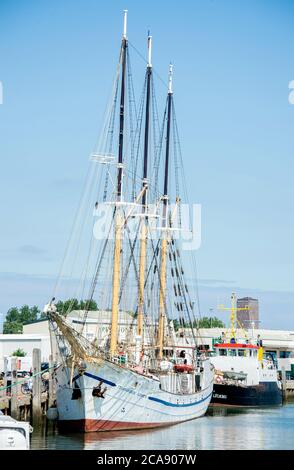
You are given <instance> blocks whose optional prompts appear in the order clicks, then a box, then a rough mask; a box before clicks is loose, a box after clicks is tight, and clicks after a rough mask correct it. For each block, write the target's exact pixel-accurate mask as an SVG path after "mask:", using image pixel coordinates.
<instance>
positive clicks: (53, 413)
mask: <svg viewBox="0 0 294 470" xmlns="http://www.w3.org/2000/svg"><path fill="white" fill-rule="evenodd" d="M46 416H47V419H49V421H56V420H57V419H58V410H57V408H56V407H53V406H52V407H51V408H48V410H47V412H46Z"/></svg>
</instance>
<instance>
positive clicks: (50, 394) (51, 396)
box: [48, 354, 54, 408]
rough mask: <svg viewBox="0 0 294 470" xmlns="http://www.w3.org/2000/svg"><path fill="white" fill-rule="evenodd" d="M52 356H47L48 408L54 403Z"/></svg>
mask: <svg viewBox="0 0 294 470" xmlns="http://www.w3.org/2000/svg"><path fill="white" fill-rule="evenodd" d="M53 366H54V362H53V355H52V354H50V356H49V390H48V408H50V406H52V405H53V402H54V383H53V372H54V370H53Z"/></svg>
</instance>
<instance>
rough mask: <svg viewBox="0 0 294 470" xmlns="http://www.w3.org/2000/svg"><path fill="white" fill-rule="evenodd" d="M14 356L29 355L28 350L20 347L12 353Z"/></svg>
mask: <svg viewBox="0 0 294 470" xmlns="http://www.w3.org/2000/svg"><path fill="white" fill-rule="evenodd" d="M11 355H12V356H16V357H25V356H26V355H27V353H26V352H24V350H23V349H20V348H18V349H17V350H16V351H14V352H13V353H12V354H11Z"/></svg>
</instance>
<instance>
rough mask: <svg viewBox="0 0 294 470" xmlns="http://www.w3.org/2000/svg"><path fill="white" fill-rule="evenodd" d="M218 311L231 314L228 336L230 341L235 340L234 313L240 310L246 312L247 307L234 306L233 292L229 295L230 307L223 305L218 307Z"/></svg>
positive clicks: (234, 297) (234, 295)
mask: <svg viewBox="0 0 294 470" xmlns="http://www.w3.org/2000/svg"><path fill="white" fill-rule="evenodd" d="M218 309H219V310H228V311H229V312H231V316H230V321H231V334H230V339H232V338H234V339H236V319H237V317H236V313H237V312H239V311H241V310H247V311H248V307H247V306H246V307H237V306H236V294H235V292H233V293H232V295H231V307H225V306H224V305H219V306H218Z"/></svg>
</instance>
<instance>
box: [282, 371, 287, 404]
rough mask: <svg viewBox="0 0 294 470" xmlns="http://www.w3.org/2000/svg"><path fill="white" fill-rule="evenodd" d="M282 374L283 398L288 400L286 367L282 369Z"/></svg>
mask: <svg viewBox="0 0 294 470" xmlns="http://www.w3.org/2000/svg"><path fill="white" fill-rule="evenodd" d="M281 372H282V390H283V398H284V400H286V398H287V387H286V370H285V367H284V366H283V367H282V368H281Z"/></svg>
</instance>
